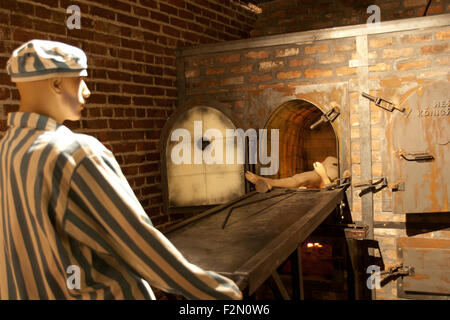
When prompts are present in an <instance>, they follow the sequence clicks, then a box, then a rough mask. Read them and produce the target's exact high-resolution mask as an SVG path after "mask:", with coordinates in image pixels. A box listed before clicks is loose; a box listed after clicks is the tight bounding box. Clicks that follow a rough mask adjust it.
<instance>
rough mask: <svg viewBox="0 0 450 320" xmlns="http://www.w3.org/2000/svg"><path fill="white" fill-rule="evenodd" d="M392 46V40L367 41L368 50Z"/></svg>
mask: <svg viewBox="0 0 450 320" xmlns="http://www.w3.org/2000/svg"><path fill="white" fill-rule="evenodd" d="M391 45H392V38H380V39H371V40H369V47H370V48H381V47H386V46H391Z"/></svg>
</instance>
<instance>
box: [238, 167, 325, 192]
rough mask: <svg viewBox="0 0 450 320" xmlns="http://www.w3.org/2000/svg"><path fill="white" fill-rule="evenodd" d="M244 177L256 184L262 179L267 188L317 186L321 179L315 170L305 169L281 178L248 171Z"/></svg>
mask: <svg viewBox="0 0 450 320" xmlns="http://www.w3.org/2000/svg"><path fill="white" fill-rule="evenodd" d="M245 178H246V179H247V180H248V181H250V182H251V183H253V184H255V185H257V186H258V184H260V181H261V180H262V181H264V183H265V184H267V186H268V189H269V190H270V189H272V187H280V188H299V187H306V186H315V187H319V186H320V183H321V181H322V179H321V178H320V176H319V175H318V174H317V173H316V172H315V171H306V172H302V173H299V174H296V175H294V176H292V177H289V178H283V179H271V178H264V177H261V176H258V175H256V174H254V173H251V172H248V171H247V173H246V174H245Z"/></svg>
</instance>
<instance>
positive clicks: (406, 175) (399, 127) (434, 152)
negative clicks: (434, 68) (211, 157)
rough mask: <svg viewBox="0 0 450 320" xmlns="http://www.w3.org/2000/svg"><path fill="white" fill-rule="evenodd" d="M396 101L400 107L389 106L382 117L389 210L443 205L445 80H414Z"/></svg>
mask: <svg viewBox="0 0 450 320" xmlns="http://www.w3.org/2000/svg"><path fill="white" fill-rule="evenodd" d="M401 106H402V107H404V108H405V112H403V113H401V112H397V111H394V112H393V113H392V114H390V116H389V115H388V116H387V123H386V146H387V148H386V150H385V152H386V154H385V157H384V165H385V169H386V170H385V172H386V174H387V178H388V179H387V180H388V182H389V183H390V186H391V187H393V189H392V211H393V212H394V213H427V212H446V211H449V198H450V173H449V172H450V171H449V168H450V150H449V149H450V84H449V82H448V81H435V82H433V83H431V84H427V85H423V86H420V87H418V88H416V89H415V90H412V92H411V94H410V95H409V96H408V97H407V99H406V100H405V101H404V102H403V103H401ZM386 211H387V210H386Z"/></svg>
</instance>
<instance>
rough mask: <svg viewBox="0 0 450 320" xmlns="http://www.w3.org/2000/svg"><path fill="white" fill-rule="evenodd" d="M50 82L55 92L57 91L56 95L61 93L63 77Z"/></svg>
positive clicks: (52, 79)
mask: <svg viewBox="0 0 450 320" xmlns="http://www.w3.org/2000/svg"><path fill="white" fill-rule="evenodd" d="M48 81H49V84H50V88H51V89H52V90H53V91H55V92H56V93H61V83H62V79H61V77H57V78H51V79H48Z"/></svg>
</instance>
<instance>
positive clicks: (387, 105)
mask: <svg viewBox="0 0 450 320" xmlns="http://www.w3.org/2000/svg"><path fill="white" fill-rule="evenodd" d="M361 95H362V96H363V97H364V98H367V99H369V100H370V101H372V102H373V103H375V105H376V106H377V107H380V108H382V109H384V110H387V111H389V112H392V111H394V110H395V109H397V110H398V111H400V112H405V110H406V109H405V108H404V107H400V106H399V105H398V104H394V103H392V102H390V101H387V100H385V99H383V98H379V97H373V96H371V95H370V94H367V93H365V92H362V93H361Z"/></svg>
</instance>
